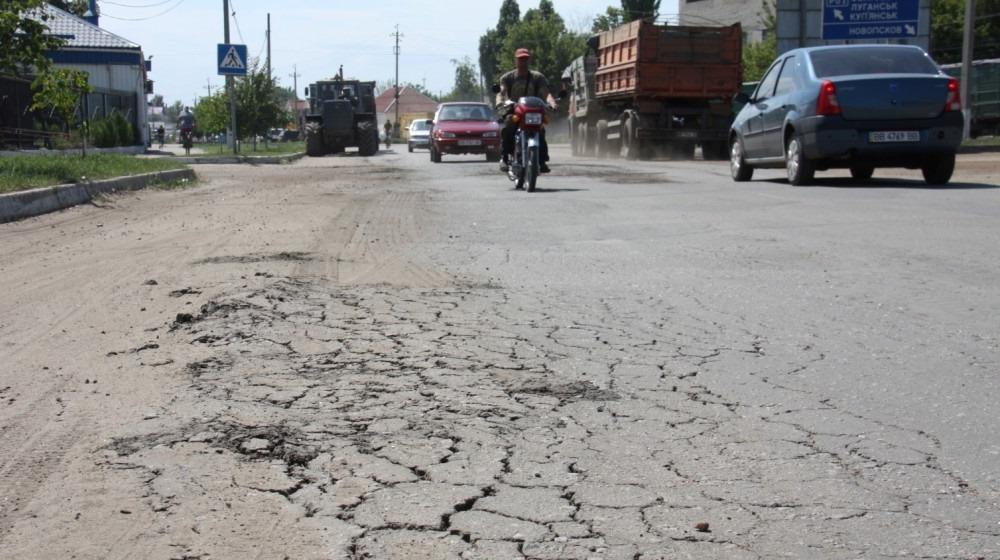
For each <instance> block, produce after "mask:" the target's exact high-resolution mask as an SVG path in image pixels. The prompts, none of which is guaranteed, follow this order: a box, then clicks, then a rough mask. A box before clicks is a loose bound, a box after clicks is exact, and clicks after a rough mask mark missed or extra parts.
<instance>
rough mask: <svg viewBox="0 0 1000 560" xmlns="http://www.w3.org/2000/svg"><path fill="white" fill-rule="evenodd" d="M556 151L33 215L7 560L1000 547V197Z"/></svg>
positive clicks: (19, 316) (210, 181)
mask: <svg viewBox="0 0 1000 560" xmlns="http://www.w3.org/2000/svg"><path fill="white" fill-rule="evenodd" d="M554 153H555V154H556V157H557V158H558V159H557V162H556V165H554V170H553V173H552V174H551V175H548V176H545V177H544V180H545V181H544V185H542V186H541V188H540V190H539V192H536V193H533V194H532V195H528V194H524V193H520V192H514V191H512V190H510V184H509V183H508V182H507V181H506V180H504V179H503V178H502V177H501V176H499V175H498V174H496V173H495V172H494V170H493V168H494V166H495V164H487V163H483V162H479V161H478V160H474V159H472V158H468V159H467V160H464V161H463V160H462V159H461V158H456V159H455V161H454V162H448V164H441V165H436V166H431V165H430V164H428V163H427V162H426V161H425V156H420V157H417V155H416V154H406V153H394V152H383V153H382V154H381V155H379V156H378V157H373V158H360V157H356V156H353V155H348V156H334V157H325V158H313V159H308V160H302V161H300V162H298V163H296V164H294V165H290V166H281V167H271V168H255V167H240V166H203V168H204V170H202V168H200V169H199V172H200V174H201V175H202V177H203V178H204V180H203V182H202V183H201V184H200V185H198V186H196V187H194V188H189V189H184V190H174V191H148V192H143V193H140V194H130V195H124V196H121V197H116V198H113V199H109V200H106V201H103V202H102V204H101V205H100V206H99V207H78V208H74V209H70V210H68V211H65V212H61V213H58V214H53V215H49V216H44V217H40V218H35V219H32V220H26V221H23V222H18V223H15V224H6V225H4V226H0V245H2V247H3V254H2V256H0V259H2V261H0V289H2V290H3V293H4V296H3V298H2V300H0V354H2V356H3V367H2V368H0V403H2V404H0V430H2V431H0V550H2V551H3V552H2V553H0V556H2V557H4V558H8V557H9V558H46V559H48V558H52V559H56V558H59V559H63V558H88V559H89V558H93V559H98V558H101V559H103V558H149V559H163V560H167V559H178V560H180V559H202V560H207V559H210V558H251V557H252V558H275V559H283V558H293V559H299V558H316V559H326V558H330V559H361V558H378V559H382V558H392V559H395V558H399V559H413V558H427V559H439V558H456V559H477V558H481V559H591V558H601V559H605V558H606V559H629V560H632V559H643V560H652V559H659V558H663V559H666V558H725V559H729V558H731V559H763V558H819V559H823V558H830V559H835V558H836V559H840V558H855V557H861V558H867V559H889V558H917V557H919V558H934V559H976V558H998V557H1000V482H998V476H1000V469H998V468H997V465H998V464H1000V440H997V437H996V434H997V433H1000V421H998V419H997V415H996V414H995V413H994V411H995V410H996V403H997V402H998V397H1000V391H998V376H997V372H998V371H1000V360H998V357H1000V352H998V340H997V333H998V331H997V329H996V328H995V327H996V322H995V318H996V316H997V315H998V312H1000V297H998V296H1000V287H998V285H997V283H996V281H995V280H996V278H997V277H998V276H997V274H998V270H997V269H998V267H1000V264H998V263H1000V258H998V257H1000V255H998V252H1000V249H998V245H997V244H996V243H995V240H996V233H995V227H996V226H995V224H996V223H997V220H996V218H997V217H998V215H1000V200H998V199H997V198H996V195H995V193H996V191H995V190H993V189H991V188H975V189H972V188H970V189H962V188H960V187H959V188H954V189H951V190H934V189H923V188H919V189H918V188H909V186H910V182H909V179H906V178H904V179H897V180H890V182H889V186H891V187H892V188H878V187H877V186H876V187H873V188H868V189H864V188H849V189H845V188H842V186H841V185H840V184H839V183H836V180H834V183H833V184H832V186H826V187H823V186H821V187H817V188H813V189H793V188H791V187H789V186H788V185H786V184H784V183H781V182H756V183H752V184H751V186H749V187H748V186H746V185H734V184H732V183H731V182H729V180H728V176H727V175H726V174H727V169H726V168H725V166H724V164H712V163H702V162H685V163H678V162H673V163H670V162H648V163H634V162H629V163H628V164H626V163H625V162H620V163H618V162H613V163H608V162H600V163H598V162H596V161H595V160H587V159H574V160H571V159H569V157H568V156H567V155H565V153H564V151H563V150H559V149H557V150H554ZM563 162H565V163H563ZM967 180H968V181H977V180H978V181H982V180H984V179H983V177H970V178H967ZM912 183H913V184H914V185H916V184H919V181H917V180H916V179H914V180H913V181H912Z"/></svg>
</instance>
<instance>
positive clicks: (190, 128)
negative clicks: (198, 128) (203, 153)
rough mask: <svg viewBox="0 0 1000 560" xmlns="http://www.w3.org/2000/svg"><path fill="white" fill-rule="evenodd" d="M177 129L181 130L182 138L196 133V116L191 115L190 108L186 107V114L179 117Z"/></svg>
mask: <svg viewBox="0 0 1000 560" xmlns="http://www.w3.org/2000/svg"><path fill="white" fill-rule="evenodd" d="M177 128H179V129H180V130H181V136H182V137H183V136H185V135H190V134H191V133H193V132H194V115H192V114H191V108H190V107H185V108H184V112H183V113H181V114H180V116H179V117H177Z"/></svg>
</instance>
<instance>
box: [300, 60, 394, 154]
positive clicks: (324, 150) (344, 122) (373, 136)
mask: <svg viewBox="0 0 1000 560" xmlns="http://www.w3.org/2000/svg"><path fill="white" fill-rule="evenodd" d="M306 98H308V100H309V113H308V114H306V127H305V128H306V154H307V155H309V156H313V157H316V156H322V155H326V154H336V153H340V152H343V151H344V148H348V147H355V146H356V147H357V148H358V153H359V154H361V155H363V156H371V155H375V154H376V153H378V145H379V142H378V120H377V118H376V116H375V82H359V81H357V80H343V79H340V76H339V75H338V76H337V77H335V78H334V79H332V80H328V81H321V82H316V83H314V84H310V85H309V87H308V88H306Z"/></svg>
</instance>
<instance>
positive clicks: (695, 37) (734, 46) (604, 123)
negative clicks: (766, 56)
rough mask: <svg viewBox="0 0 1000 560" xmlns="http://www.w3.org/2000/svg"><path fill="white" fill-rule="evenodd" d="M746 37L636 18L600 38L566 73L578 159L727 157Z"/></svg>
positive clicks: (730, 29) (731, 30)
mask: <svg viewBox="0 0 1000 560" xmlns="http://www.w3.org/2000/svg"><path fill="white" fill-rule="evenodd" d="M742 42H743V34H742V30H741V29H740V26H739V24H736V25H731V26H726V27H704V26H686V25H661V24H655V23H652V22H649V21H643V20H636V21H633V22H631V23H627V24H625V25H622V26H619V27H616V28H615V29H612V30H610V31H605V32H602V33H599V34H597V35H595V36H593V37H591V38H590V40H589V41H588V46H589V49H588V52H587V54H586V55H585V56H582V57H580V58H578V59H576V60H574V61H573V62H572V63H571V64H570V66H569V67H568V68H567V69H566V71H565V72H564V73H563V86H564V87H565V88H566V89H567V90H568V91H569V93H570V96H569V100H570V101H569V105H570V106H569V122H570V140H571V142H572V145H573V153H574V154H577V155H597V156H602V157H604V156H616V155H618V154H621V155H623V156H625V157H628V158H632V159H636V158H650V157H655V156H658V155H667V156H670V157H674V158H691V157H693V156H694V152H695V147H696V145H700V146H701V148H702V153H703V155H704V157H705V158H706V159H720V158H721V159H725V158H727V157H728V156H727V153H726V152H727V145H726V137H727V133H728V131H729V124H730V123H731V122H732V98H733V96H735V95H736V93H737V92H739V91H740V86H741V83H742V66H741V58H742Z"/></svg>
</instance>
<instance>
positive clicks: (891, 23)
mask: <svg viewBox="0 0 1000 560" xmlns="http://www.w3.org/2000/svg"><path fill="white" fill-rule="evenodd" d="M919 23H920V0H823V39H834V40H841V39H902V38H907V37H913V38H915V37H916V36H917V32H918V30H919V29H920V26H919V25H918V24H919Z"/></svg>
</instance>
